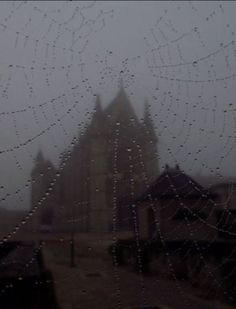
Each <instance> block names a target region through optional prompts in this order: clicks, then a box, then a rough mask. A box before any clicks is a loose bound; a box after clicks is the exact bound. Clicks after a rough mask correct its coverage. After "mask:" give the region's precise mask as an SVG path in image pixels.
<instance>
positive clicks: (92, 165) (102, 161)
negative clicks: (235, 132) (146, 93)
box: [87, 96, 111, 233]
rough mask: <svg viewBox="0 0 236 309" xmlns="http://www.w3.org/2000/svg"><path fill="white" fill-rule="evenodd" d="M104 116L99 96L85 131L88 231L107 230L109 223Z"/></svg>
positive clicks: (101, 231)
mask: <svg viewBox="0 0 236 309" xmlns="http://www.w3.org/2000/svg"><path fill="white" fill-rule="evenodd" d="M106 129H107V128H106V117H105V116H104V114H103V111H102V107H101V102H100V98H99V96H98V97H97V99H96V104H95V112H94V115H93V118H92V121H91V124H90V126H89V129H88V132H87V134H88V135H87V139H88V143H89V177H90V182H89V200H90V203H89V231H90V232H96V233H97V232H98V233H104V232H108V231H109V228H110V224H111V215H110V207H109V205H108V201H107V195H106V189H107V188H106V183H107V172H108V170H107V152H106V151H107V147H106V146H107V134H106Z"/></svg>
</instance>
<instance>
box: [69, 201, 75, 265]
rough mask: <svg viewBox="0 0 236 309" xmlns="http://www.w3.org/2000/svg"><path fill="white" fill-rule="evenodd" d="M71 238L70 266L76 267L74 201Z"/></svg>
mask: <svg viewBox="0 0 236 309" xmlns="http://www.w3.org/2000/svg"><path fill="white" fill-rule="evenodd" d="M72 220H73V222H72V229H71V239H70V267H75V266H76V265H75V203H74V202H73V217H72Z"/></svg>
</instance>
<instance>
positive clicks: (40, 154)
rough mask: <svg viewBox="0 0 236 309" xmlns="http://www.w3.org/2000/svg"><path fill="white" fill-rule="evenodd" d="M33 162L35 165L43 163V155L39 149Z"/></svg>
mask: <svg viewBox="0 0 236 309" xmlns="http://www.w3.org/2000/svg"><path fill="white" fill-rule="evenodd" d="M35 160H36V162H37V163H40V162H43V161H44V156H43V153H42V151H41V149H40V150H39V151H38V153H37V155H36V159H35Z"/></svg>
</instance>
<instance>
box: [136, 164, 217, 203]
mask: <svg viewBox="0 0 236 309" xmlns="http://www.w3.org/2000/svg"><path fill="white" fill-rule="evenodd" d="M210 196H211V197H212V194H210V192H209V191H207V190H206V189H205V188H203V187H202V186H201V185H200V184H199V183H197V182H196V181H195V180H193V179H192V178H191V177H190V176H188V175H187V174H185V173H184V172H183V171H181V170H180V169H179V167H178V166H176V168H169V167H168V165H166V169H165V170H164V172H163V173H162V174H161V175H160V176H159V177H158V178H157V179H156V181H155V182H154V183H153V184H152V185H151V186H150V188H149V189H148V190H146V192H144V194H142V195H141V196H140V197H139V198H138V199H137V200H136V202H141V201H146V200H148V199H149V198H152V199H154V198H159V199H168V198H178V197H181V198H197V197H198V198H200V197H201V198H207V197H208V198H209V197H210Z"/></svg>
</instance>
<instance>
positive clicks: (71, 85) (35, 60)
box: [0, 1, 236, 209]
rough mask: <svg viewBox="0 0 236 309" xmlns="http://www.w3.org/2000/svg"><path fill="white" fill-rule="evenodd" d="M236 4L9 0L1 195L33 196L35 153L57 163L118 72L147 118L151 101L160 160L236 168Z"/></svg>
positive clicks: (1, 29) (0, 88)
mask: <svg viewBox="0 0 236 309" xmlns="http://www.w3.org/2000/svg"><path fill="white" fill-rule="evenodd" d="M235 13H236V5H235V3H234V2H189V1H188V2H187V1H183V2H181V1H180V2H166V1H163V2H142V1H137V2H124V1H121V2H119V1H118V2H116V1H114V2H97V3H95V2H87V1H86V2H70V1H69V2H66V1H65V2H63V1H61V2H59V1H58V2H56V1H55V2H53V1H52V2H46V1H45V2H38V1H31V2H12V3H11V2H8V1H7V2H1V3H0V39H1V47H0V65H1V71H0V94H1V100H0V102H1V103H0V104H1V110H0V127H1V147H0V148H1V149H0V151H1V153H0V155H1V161H0V162H1V163H0V168H1V183H0V185H1V186H3V187H1V189H0V193H1V196H2V198H4V196H6V195H8V196H6V200H5V201H4V200H3V201H1V205H2V206H5V207H9V208H17V209H20V208H26V207H28V206H29V192H30V186H26V187H25V184H27V180H28V179H29V177H30V171H31V168H32V166H33V159H34V157H35V155H36V153H37V151H38V150H39V149H42V150H43V152H44V154H45V156H46V157H48V158H50V159H51V160H52V161H53V163H54V164H55V165H57V164H58V162H59V158H58V157H59V155H60V153H61V152H62V151H64V150H66V149H68V147H69V145H70V142H71V140H72V138H73V137H74V136H76V137H78V133H79V129H80V128H82V127H83V125H84V124H85V123H86V119H87V118H88V116H89V115H90V113H91V111H92V109H93V106H94V100H95V95H96V94H100V95H101V99H102V102H103V106H106V105H107V104H108V103H109V102H110V101H111V100H112V98H113V97H114V96H115V95H116V93H117V91H118V84H119V80H120V78H122V79H123V82H124V86H125V89H126V91H127V94H128V95H129V97H130V100H131V102H132V104H133V106H134V108H135V110H136V112H137V114H138V116H139V117H142V113H143V103H144V101H145V100H146V99H147V100H148V102H149V104H150V109H151V112H152V117H153V120H154V123H155V127H156V132H157V135H158V140H159V143H158V152H159V156H160V166H161V167H162V166H163V165H164V164H165V163H169V164H170V165H173V164H175V163H177V162H178V163H179V164H180V166H181V168H182V169H183V170H184V171H185V172H187V173H189V174H190V175H211V176H215V177H218V178H219V179H221V178H220V177H221V176H227V177H229V176H230V177H234V176H235V174H236V165H235V163H234V158H235V154H236V150H235V143H236V135H235V133H236V118H235V117H236V116H235V111H234V109H235V86H236V84H235V74H236V61H235V60H236V47H235V46H236V45H235V44H234V40H235V31H236V20H235ZM71 49H72V50H73V51H71ZM78 125H80V126H78ZM19 189H20V191H19V192H20V193H18V192H16V191H17V190H19ZM15 192H16V194H14V193H15Z"/></svg>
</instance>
